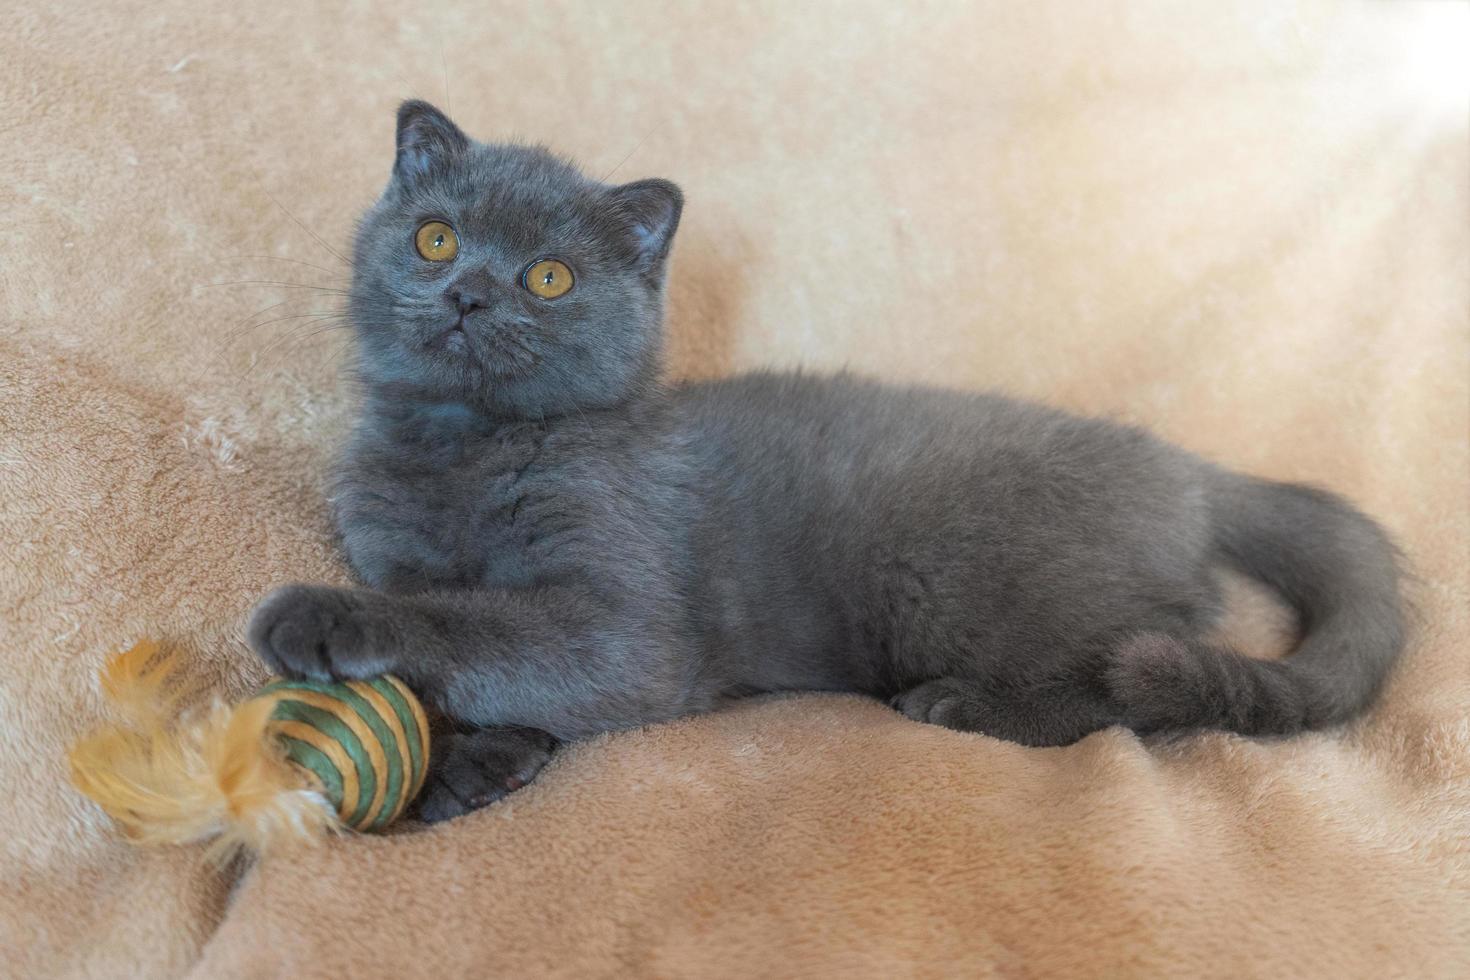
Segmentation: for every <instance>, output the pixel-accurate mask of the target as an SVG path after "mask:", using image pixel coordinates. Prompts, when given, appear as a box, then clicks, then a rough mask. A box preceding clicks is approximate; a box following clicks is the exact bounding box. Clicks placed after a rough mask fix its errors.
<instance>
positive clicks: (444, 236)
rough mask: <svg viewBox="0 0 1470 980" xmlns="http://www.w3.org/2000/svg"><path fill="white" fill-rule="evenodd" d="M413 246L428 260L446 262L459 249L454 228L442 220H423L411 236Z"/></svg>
mask: <svg viewBox="0 0 1470 980" xmlns="http://www.w3.org/2000/svg"><path fill="white" fill-rule="evenodd" d="M413 245H414V248H417V249H418V250H419V254H420V255H422V256H423V257H424V258H426V259H428V260H429V261H430V262H448V261H449V260H450V259H452V258H454V256H455V254H456V253H457V252H458V251H459V239H458V238H456V237H455V235H454V229H453V228H451V227H449V226H448V225H446V224H445V223H444V222H442V221H425V222H424V223H423V224H421V225H419V230H418V231H417V232H415V233H414V236H413Z"/></svg>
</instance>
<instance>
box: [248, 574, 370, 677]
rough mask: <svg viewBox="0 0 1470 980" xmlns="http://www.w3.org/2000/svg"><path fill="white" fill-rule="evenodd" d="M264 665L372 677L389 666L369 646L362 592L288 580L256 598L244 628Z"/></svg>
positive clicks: (289, 671) (300, 673) (298, 673)
mask: <svg viewBox="0 0 1470 980" xmlns="http://www.w3.org/2000/svg"><path fill="white" fill-rule="evenodd" d="M245 636H246V639H248V640H249V642H250V646H251V648H252V649H254V650H255V652H256V654H257V655H259V657H260V659H261V660H263V661H265V664H266V666H267V667H269V668H270V669H271V670H273V671H275V672H276V673H279V674H283V675H285V676H287V677H305V678H309V679H311V680H316V681H329V680H352V679H359V678H364V677H374V676H377V675H378V674H382V673H386V672H388V671H389V670H390V669H391V666H392V664H391V663H390V660H389V657H388V656H387V654H386V651H383V650H381V649H374V644H373V643H372V642H371V639H372V638H371V637H370V635H369V631H368V629H367V622H366V617H365V614H364V609H363V603H362V600H361V598H360V597H359V596H358V595H357V594H356V593H354V592H353V591H352V590H350V589H337V588H332V587H330V586H325V585H287V586H283V587H282V588H279V589H277V590H276V591H274V592H272V593H271V594H270V595H268V596H266V597H265V599H264V600H262V601H261V603H260V605H258V606H256V607H255V611H254V612H253V613H251V615H250V623H249V625H248V626H246V628H245Z"/></svg>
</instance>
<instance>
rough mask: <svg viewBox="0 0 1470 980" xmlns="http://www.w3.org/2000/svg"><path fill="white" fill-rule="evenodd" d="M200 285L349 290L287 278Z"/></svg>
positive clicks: (204, 285) (332, 290) (231, 280)
mask: <svg viewBox="0 0 1470 980" xmlns="http://www.w3.org/2000/svg"><path fill="white" fill-rule="evenodd" d="M199 285H200V286H201V287H202V288H205V289H211V288H213V287H215V286H285V287H286V288H288V289H319V290H321V291H322V292H324V293H337V294H338V295H341V296H346V295H347V292H348V291H347V290H345V289H342V288H341V287H338V286H316V285H313V284H312V283H309V282H289V281H287V280H285V279H226V280H225V281H223V282H201V283H200V284H199Z"/></svg>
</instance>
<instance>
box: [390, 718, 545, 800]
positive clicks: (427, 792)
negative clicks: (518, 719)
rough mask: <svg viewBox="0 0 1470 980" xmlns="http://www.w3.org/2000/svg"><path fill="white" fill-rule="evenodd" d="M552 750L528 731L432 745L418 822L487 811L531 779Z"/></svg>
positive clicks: (464, 736)
mask: <svg viewBox="0 0 1470 980" xmlns="http://www.w3.org/2000/svg"><path fill="white" fill-rule="evenodd" d="M556 745H557V742H556V739H555V738H554V737H553V736H551V735H548V734H546V733H545V732H542V731H537V730H536V729H534V728H482V729H480V730H479V731H474V732H456V733H454V734H452V735H446V736H444V737H443V738H442V739H437V740H436V741H435V744H434V750H433V758H432V759H431V761H430V764H429V778H428V781H427V782H426V783H425V785H424V790H423V793H422V795H420V797H419V803H418V817H419V819H420V820H422V821H424V822H425V823H438V822H439V821H441V820H449V819H452V818H454V817H458V816H461V815H463V814H466V813H469V812H470V811H471V810H478V809H479V808H480V807H483V806H489V805H490V804H491V803H494V802H495V801H496V800H498V799H500V798H501V797H503V796H505V795H506V794H507V793H512V792H514V791H516V790H518V789H520V788H521V787H522V786H524V785H526V784H527V783H529V782H530V781H531V780H533V779H535V778H536V774H537V773H539V772H540V771H541V767H542V766H544V765H546V763H547V762H549V761H550V760H551V755H552V753H553V752H554V751H556Z"/></svg>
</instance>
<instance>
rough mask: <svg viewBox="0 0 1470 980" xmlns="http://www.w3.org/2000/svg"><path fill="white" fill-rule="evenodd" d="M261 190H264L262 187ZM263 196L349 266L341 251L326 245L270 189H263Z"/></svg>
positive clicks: (349, 263)
mask: <svg viewBox="0 0 1470 980" xmlns="http://www.w3.org/2000/svg"><path fill="white" fill-rule="evenodd" d="M262 190H264V188H262ZM265 196H266V197H268V198H270V199H271V203H273V204H274V205H275V206H276V207H278V208H280V209H281V213H282V214H284V215H285V216H286V217H288V218H290V219H291V220H292V221H294V222H295V223H296V227H297V228H300V229H301V230H302V231H304V232H306V233H307V234H308V235H310V236H311V237H312V238H313V239H315V240H316V243H317V244H318V245H320V246H321V247H322V248H324V249H326V250H327V251H328V252H331V253H332V254H333V255H335V256H337V258H338V259H340V260H341V262H342V264H343V265H345V266H348V267H351V265H352V263H351V262H348V261H347V260H346V259H345V258H343V256H342V253H341V252H339V251H337V250H336V249H335V248H333V247H332V246H330V245H328V244H327V243H326V242H324V241H322V238H321V236H320V235H318V234H317V233H316V232H314V231H312V230H311V229H310V228H308V227H306V225H304V224H302V223H301V219H299V218H297V217H296V215H294V214H292V213H291V212H290V211H288V210H286V205H284V204H282V203H281V202H280V201H277V200H276V196H275V195H274V194H272V193H271V192H270V191H265Z"/></svg>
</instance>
